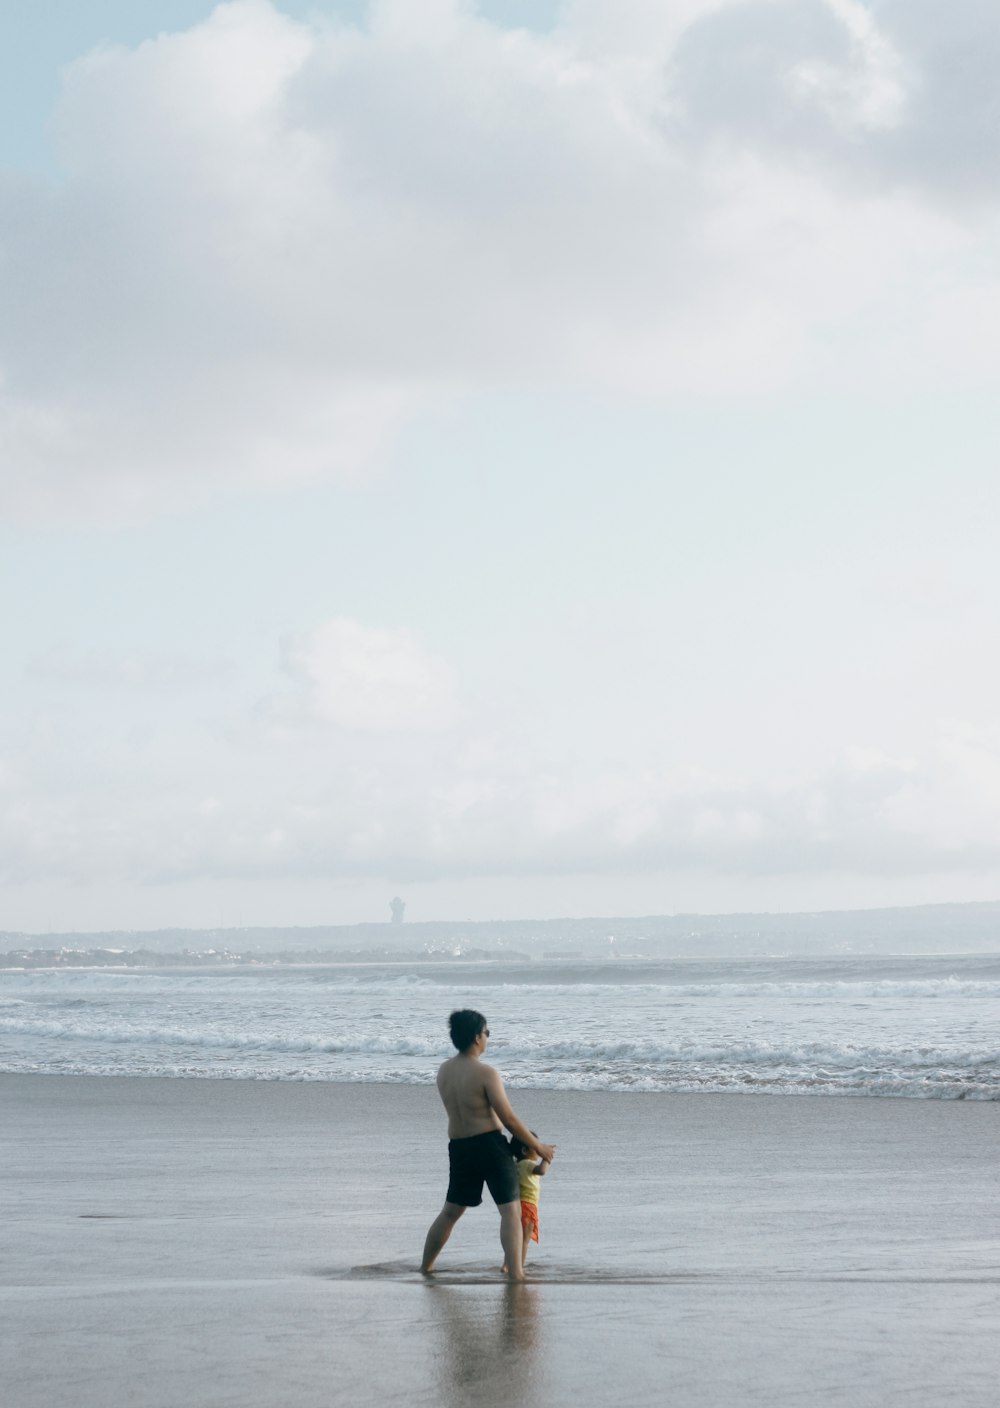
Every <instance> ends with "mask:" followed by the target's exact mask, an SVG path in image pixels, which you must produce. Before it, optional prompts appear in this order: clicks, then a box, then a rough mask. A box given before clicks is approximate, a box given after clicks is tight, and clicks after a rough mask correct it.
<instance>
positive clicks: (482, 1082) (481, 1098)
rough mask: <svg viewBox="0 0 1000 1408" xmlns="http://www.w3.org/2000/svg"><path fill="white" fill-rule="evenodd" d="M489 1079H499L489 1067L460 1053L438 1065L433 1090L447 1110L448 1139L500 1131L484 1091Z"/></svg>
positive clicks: (494, 1113) (494, 1112) (467, 1137)
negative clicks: (435, 1084) (434, 1088)
mask: <svg viewBox="0 0 1000 1408" xmlns="http://www.w3.org/2000/svg"><path fill="white" fill-rule="evenodd" d="M490 1076H496V1077H497V1079H499V1076H498V1074H497V1072H496V1071H495V1070H494V1069H493V1067H492V1066H487V1065H486V1064H485V1063H484V1062H482V1061H480V1060H478V1059H477V1058H475V1057H471V1056H467V1055H466V1054H465V1053H464V1052H462V1053H460V1054H459V1055H458V1056H452V1058H451V1059H450V1060H449V1061H445V1062H444V1064H443V1065H442V1066H441V1069H440V1070H439V1071H438V1074H437V1088H438V1094H439V1095H440V1096H441V1099H442V1101H443V1102H444V1107H445V1109H446V1110H447V1111H448V1138H449V1139H470V1138H471V1137H472V1136H473V1135H475V1134H488V1133H489V1132H490V1130H492V1129H497V1130H499V1129H502V1128H503V1126H502V1124H501V1123H500V1119H499V1117H498V1115H497V1113H496V1111H495V1110H494V1109H493V1106H492V1105H491V1104H490V1097H489V1094H488V1091H487V1085H488V1078H489V1077H490Z"/></svg>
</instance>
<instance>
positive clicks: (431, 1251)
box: [420, 1203, 520, 1272]
mask: <svg viewBox="0 0 1000 1408" xmlns="http://www.w3.org/2000/svg"><path fill="white" fill-rule="evenodd" d="M463 1212H465V1208H464V1207H462V1205H461V1203H445V1205H444V1207H443V1208H442V1209H441V1211H440V1212H439V1213H438V1215H437V1217H436V1218H435V1219H434V1221H433V1222H432V1223H431V1227H430V1231H429V1232H428V1233H427V1240H426V1242H425V1243H424V1258H423V1261H421V1263H420V1270H421V1271H424V1272H427V1271H433V1270H434V1263H435V1262H436V1261H437V1259H438V1254H439V1253H440V1251H441V1248H442V1247H443V1246H444V1244H445V1242H447V1240H448V1238H449V1237H450V1236H451V1234H452V1232H453V1231H454V1230H455V1223H456V1222H457V1221H458V1219H459V1218H460V1217H461V1216H462V1213H463ZM518 1265H520V1263H518Z"/></svg>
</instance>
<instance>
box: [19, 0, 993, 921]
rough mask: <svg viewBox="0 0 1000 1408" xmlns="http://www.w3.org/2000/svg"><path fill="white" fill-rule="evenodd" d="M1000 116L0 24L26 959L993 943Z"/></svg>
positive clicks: (276, 7)
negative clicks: (618, 918) (877, 921)
mask: <svg viewBox="0 0 1000 1408" xmlns="http://www.w3.org/2000/svg"><path fill="white" fill-rule="evenodd" d="M15 11H17V13H16V15H15V14H14V13H13V12H15ZM998 71H1000V8H998V7H997V5H996V3H995V0H954V3H952V4H948V5H943V4H941V3H940V0H877V2H876V3H872V4H863V3H860V0H749V2H748V0H728V3H725V4H720V3H713V0H615V3H614V4H611V3H608V0H564V3H557V0H550V3H545V2H544V0H539V2H538V3H531V4H529V3H527V0H523V3H510V4H501V3H499V0H491V3H489V4H486V3H483V4H480V5H476V4H473V3H466V4H461V3H457V2H456V0H376V2H375V3H372V4H364V3H337V0H326V3H324V0H316V3H313V4H305V3H300V2H299V0H294V3H293V0H284V3H282V4H270V3H267V0H234V3H231V4H224V5H220V6H218V7H213V6H212V5H211V4H210V3H201V0H88V3H87V4H85V5H81V4H79V3H76V2H75V0H72V2H71V0H47V2H46V3H42V4H38V5H35V6H13V5H8V6H4V7H3V10H2V12H0V508H2V520H0V522H2V526H0V591H2V603H3V645H4V649H3V651H2V655H0V879H2V889H0V929H24V930H27V931H29V932H30V931H36V932H39V931H45V930H51V929H55V928H66V929H93V928H155V927H166V926H174V925H181V926H208V925H212V926H214V925H218V924H226V925H236V924H244V925H249V924H314V923H315V924H319V923H348V922H355V921H359V920H366V919H371V920H383V919H386V918H387V917H388V913H389V911H388V901H389V900H390V899H391V898H392V896H393V895H394V894H397V893H398V894H400V895H402V896H403V897H404V898H405V899H406V900H407V904H408V909H407V917H408V918H409V919H432V918H438V919H445V918H451V919H461V918H465V917H470V918H482V919H486V918H497V917H530V916H537V917H544V916H558V915H581V914H609V915H614V914H642V913H652V912H659V913H671V912H675V911H679V910H702V911H714V912H720V911H725V910H737V909H772V910H791V909H802V908H807V909H817V908H854V907H860V906H868V905H887V904H915V903H920V902H925V901H941V900H954V901H962V900H970V899H993V898H1000V552H998V533H997V528H998V518H997V507H998V502H997V501H998V497H1000V475H998V463H997V458H998V456H997V451H998V443H1000V435H998V429H1000V420H998V396H997V388H998V377H1000V240H998V233H1000V147H998V145H997V130H998V122H1000V113H998V108H997V97H996V94H997V84H996V74H997V72H998Z"/></svg>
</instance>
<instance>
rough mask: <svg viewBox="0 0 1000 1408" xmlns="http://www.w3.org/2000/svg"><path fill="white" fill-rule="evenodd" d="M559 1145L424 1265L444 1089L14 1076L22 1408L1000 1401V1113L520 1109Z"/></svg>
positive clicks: (4, 1091) (8, 1110) (527, 1105)
mask: <svg viewBox="0 0 1000 1408" xmlns="http://www.w3.org/2000/svg"><path fill="white" fill-rule="evenodd" d="M512 1094H514V1096H515V1105H516V1108H517V1109H518V1111H519V1113H520V1114H521V1115H522V1116H523V1117H524V1118H526V1119H527V1120H528V1122H529V1123H530V1124H531V1125H532V1127H533V1128H535V1129H537V1130H539V1132H540V1133H541V1134H542V1135H543V1136H544V1137H545V1138H549V1139H553V1140H555V1141H556V1142H557V1143H558V1145H559V1153H558V1157H557V1162H556V1164H555V1165H554V1167H553V1170H552V1173H551V1176H550V1177H549V1178H547V1179H546V1180H545V1182H544V1183H543V1186H542V1206H541V1229H542V1231H541V1235H542V1242H541V1246H540V1247H537V1248H536V1247H532V1253H531V1261H530V1262H529V1271H530V1274H531V1276H532V1282H531V1284H529V1285H527V1286H525V1287H508V1286H507V1285H505V1284H504V1282H503V1281H502V1278H501V1277H500V1275H499V1270H498V1268H499V1264H500V1256H499V1241H498V1220H497V1217H496V1213H495V1211H494V1210H493V1208H492V1205H490V1204H488V1203H487V1204H486V1205H484V1206H483V1207H482V1208H480V1209H477V1210H474V1211H471V1212H469V1213H468V1214H466V1216H465V1217H464V1218H463V1219H462V1221H461V1223H460V1224H459V1225H458V1227H457V1229H456V1232H455V1234H454V1236H453V1238H452V1240H451V1242H450V1243H449V1244H448V1246H447V1247H446V1248H445V1250H444V1252H443V1254H442V1256H441V1259H440V1262H439V1271H438V1274H437V1275H436V1276H434V1277H433V1278H430V1279H426V1278H423V1277H421V1276H420V1275H419V1273H418V1271H417V1270H416V1266H417V1261H418V1258H419V1252H420V1247H421V1245H422V1242H423V1237H424V1233H425V1232H426V1229H427V1225H428V1224H429V1222H430V1221H431V1219H432V1217H433V1216H434V1215H435V1213H436V1212H437V1211H438V1209H439V1207H440V1204H441V1201H442V1199H443V1196H444V1187H445V1143H444V1124H443V1118H442V1112H441V1110H440V1108H439V1106H438V1103H437V1097H436V1095H435V1093H434V1091H433V1089H432V1088H430V1087H412V1086H387V1085H381V1086H371V1085H369V1086H347V1085H332V1084H330V1085H327V1084H286V1083H257V1082H236V1081H212V1080H205V1081H187V1080H155V1079H142V1080H140V1079H128V1078H120V1079H102V1078H96V1077H58V1076H0V1121H2V1129H3V1146H2V1153H0V1193H2V1198H3V1208H4V1218H3V1223H2V1227H3V1234H2V1235H3V1256H2V1267H0V1307H2V1315H3V1323H4V1331H5V1333H4V1351H5V1352H4V1354H3V1356H2V1358H0V1399H2V1401H3V1403H4V1405H5V1408H52V1405H54V1404H59V1403H63V1402H74V1403H77V1404H80V1405H81V1406H82V1408H90V1406H91V1405H94V1408H96V1406H97V1405H101V1408H107V1405H118V1404H129V1405H137V1408H174V1405H177V1408H180V1405H184V1408H209V1405H210V1406H211V1408H222V1406H223V1405H230V1404H231V1405H234V1408H236V1406H237V1405H238V1406H239V1408H258V1405H259V1408H300V1405H301V1408H312V1405H321V1404H322V1405H325V1408H328V1405H330V1404H341V1403H343V1404H348V1403H361V1402H367V1401H368V1400H369V1399H373V1400H380V1401H381V1402H383V1403H388V1404H395V1403H398V1404H432V1403H434V1404H445V1405H452V1404H454V1405H456V1408H457V1405H459V1404H461V1405H463V1408H465V1405H467V1404H468V1403H469V1402H473V1401H475V1402H478V1403H479V1404H482V1405H486V1408H494V1405H496V1406H497V1408H499V1405H504V1408H509V1405H511V1404H512V1403H518V1402H529V1401H531V1400H533V1399H544V1400H545V1401H546V1402H547V1403H548V1404H555V1405H557V1406H558V1405H563V1404H566V1405H569V1404H595V1405H596V1404H604V1403H608V1402H613V1403H616V1404H621V1405H640V1404H654V1403H655V1404H662V1403H665V1402H666V1403H671V1404H672V1405H674V1408H687V1405H697V1408H702V1405H704V1408H723V1405H725V1406H726V1408H730V1406H731V1405H732V1404H734V1403H735V1404H741V1405H757V1404H760V1405H768V1408H785V1405H789V1406H790V1405H799V1404H802V1405H805V1404H813V1403H823V1404H831V1405H837V1406H838V1408H839V1405H844V1408H848V1405H850V1408H866V1405H872V1408H876V1405H878V1408H885V1405H896V1404H899V1405H900V1408H902V1406H903V1405H906V1408H939V1405H940V1404H941V1403H943V1402H946V1401H951V1402H955V1403H960V1404H962V1405H963V1408H979V1406H980V1405H982V1408H993V1405H994V1403H995V1402H996V1384H997V1382H998V1379H1000V1334H998V1330H1000V1199H998V1197H997V1194H998V1192H1000V1174H998V1158H997V1155H998V1153H1000V1108H998V1106H997V1105H996V1104H985V1103H978V1104H977V1103H966V1102H939V1101H919V1100H871V1099H869V1100H860V1099H858V1100H853V1099H829V1098H817V1099H807V1098H789V1097H784V1098H783V1097H768V1096H749V1095H748V1096H697V1095H673V1096H668V1095H663V1096H627V1095H602V1094H596V1093H587V1094H584V1093H579V1092H572V1093H557V1092H550V1091H545V1092H540V1091H531V1092H516V1091H515V1092H512Z"/></svg>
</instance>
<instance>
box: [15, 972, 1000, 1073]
mask: <svg viewBox="0 0 1000 1408" xmlns="http://www.w3.org/2000/svg"><path fill="white" fill-rule="evenodd" d="M998 975H1000V966H998V959H997V957H996V956H991V955H986V956H982V957H969V958H965V959H959V960H944V959H940V960H938V959H935V960H919V959H915V960H902V959H894V960H891V961H886V960H872V961H871V962H870V963H866V962H865V960H862V959H858V958H853V957H851V958H845V959H844V960H842V961H841V960H827V961H824V962H823V963H816V964H810V963H803V962H801V961H794V960H789V961H787V962H782V961H780V960H767V961H760V960H755V961H752V962H746V963H743V964H740V963H729V964H722V963H708V962H694V961H692V962H690V963H685V962H683V961H674V962H663V963H654V962H636V963H634V964H628V963H625V962H622V961H617V962H616V961H607V962H605V963H604V964H599V963H586V964H579V965H571V964H570V965H567V964H566V963H552V964H541V963H540V964H537V965H531V964H525V963H524V962H517V963H510V964H488V965H460V964H430V965H427V964H420V965H419V970H418V971H413V969H412V968H411V969H410V970H406V969H402V970H398V971H397V970H396V969H393V968H380V969H364V970H362V971H359V970H357V969H348V968H345V967H343V966H340V967H331V968H299V969H283V968H276V969H271V968H264V969H258V968H255V969H244V970H224V969H218V970H216V969H208V970H199V971H191V970H186V971H184V972H176V971H162V970H161V971H158V972H156V973H146V972H139V971H130V972H128V973H121V972H114V973H108V972H106V971H92V970H91V971H80V970H63V971H48V972H44V973H40V972H37V971H32V972H27V973H9V972H8V973H4V974H0V1069H3V1070H7V1071H14V1070H38V1071H67V1072H68V1071H72V1072H90V1073H93V1074H116V1073H118V1074H140V1075H198V1076H227V1077H232V1078H238V1079H282V1080H337V1081H406V1082H409V1083H426V1082H428V1081H430V1080H432V1079H433V1076H434V1071H435V1068H436V1065H437V1063H438V1061H439V1060H440V1059H441V1058H442V1057H443V1056H445V1055H447V1054H448V1052H449V1050H450V1048H449V1046H448V1043H447V1039H446V1032H445V1018H446V1016H447V1012H448V1011H449V1010H450V1009H451V1008H452V1007H456V1006H466V1005H468V1006H473V1007H477V1008H479V1009H480V1010H482V1011H486V1012H487V1013H489V1014H491V1015H490V1020H491V1022H492V1024H493V1028H494V1038H493V1041H492V1043H491V1059H492V1060H494V1062H495V1063H496V1064H497V1065H498V1066H499V1067H500V1068H501V1070H502V1071H503V1072H504V1074H505V1076H506V1077H507V1079H508V1080H509V1081H510V1083H511V1084H512V1085H514V1086H519V1087H521V1088H531V1087H535V1088H538V1087H547V1088H552V1089H597V1090H629V1091H639V1092H641V1091H653V1090H656V1091H664V1090H667V1091H669V1090H676V1091H681V1090H701V1091H716V1092H734V1091H750V1090H753V1091H768V1092H771V1093H776V1094H779V1093H780V1094H792V1093H794V1094H804V1093H810V1094H855V1095H907V1096H918V1097H930V1098H963V1099H997V1098H1000V1047H998V1041H997V1033H998V1031H1000V976H998ZM574 976H575V977H576V978H577V979H578V981H572V979H573V977H574ZM539 978H541V979H542V981H538V979H539Z"/></svg>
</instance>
